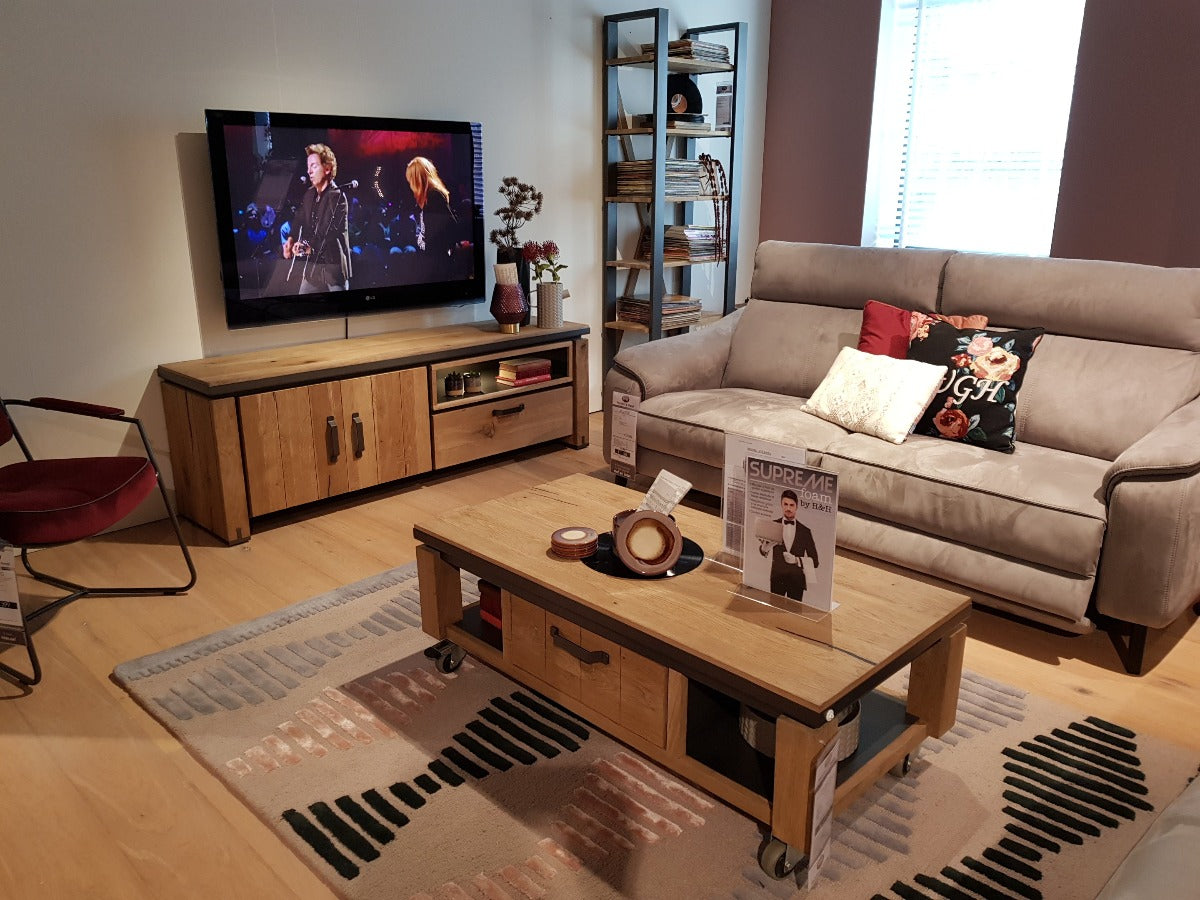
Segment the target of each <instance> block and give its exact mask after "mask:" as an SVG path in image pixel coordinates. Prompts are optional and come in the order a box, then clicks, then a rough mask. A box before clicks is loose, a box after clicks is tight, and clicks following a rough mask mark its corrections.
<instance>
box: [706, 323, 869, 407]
mask: <svg viewBox="0 0 1200 900" xmlns="http://www.w3.org/2000/svg"><path fill="white" fill-rule="evenodd" d="M861 326H862V310H861V309H837V308H835V307H830V306H814V305H812V304H808V303H777V302H775V301H773V300H751V301H750V302H748V303H747V304H746V308H745V310H744V311H743V312H742V318H741V321H739V322H738V324H737V328H735V329H734V332H733V337H732V339H731V340H730V343H729V361H728V362H727V363H726V364H725V378H724V381H723V382H722V385H721V386H722V387H727V388H754V389H755V390H760V391H771V392H772V393H776V394H787V395H789V396H792V397H811V396H812V392H813V391H815V390H816V389H817V385H818V384H820V383H821V379H822V378H824V377H825V373H826V372H828V371H829V367H830V366H832V365H833V361H834V359H835V358H836V357H837V355H838V352H839V351H840V350H841V349H842V348H843V347H853V346H854V345H855V344H856V343H857V342H858V330H859V328H860V327H861Z"/></svg>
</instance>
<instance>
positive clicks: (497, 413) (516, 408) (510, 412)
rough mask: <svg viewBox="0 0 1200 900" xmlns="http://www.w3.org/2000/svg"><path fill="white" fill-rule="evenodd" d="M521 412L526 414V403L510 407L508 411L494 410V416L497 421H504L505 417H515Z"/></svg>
mask: <svg viewBox="0 0 1200 900" xmlns="http://www.w3.org/2000/svg"><path fill="white" fill-rule="evenodd" d="M519 412H525V404H524V403H518V404H517V405H516V406H510V407H509V408H508V409H493V410H492V415H493V416H494V417H495V418H497V419H502V418H504V417H505V416H515V415H516V414H517V413H519Z"/></svg>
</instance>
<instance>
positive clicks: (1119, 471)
mask: <svg viewBox="0 0 1200 900" xmlns="http://www.w3.org/2000/svg"><path fill="white" fill-rule="evenodd" d="M1194 472H1200V398H1198V399H1196V400H1193V401H1192V402H1191V403H1188V404H1186V405H1184V406H1182V407H1180V408H1179V409H1177V410H1175V412H1173V413H1171V415H1169V416H1167V417H1166V418H1165V419H1163V420H1162V422H1160V423H1159V424H1158V426H1157V427H1155V428H1154V429H1152V430H1151V431H1150V433H1149V434H1147V435H1145V436H1144V437H1143V438H1142V439H1141V440H1139V441H1137V442H1135V443H1134V444H1133V445H1131V446H1130V447H1128V448H1127V449H1126V450H1125V452H1124V453H1122V454H1121V455H1120V456H1118V457H1117V458H1116V459H1115V460H1114V461H1113V464H1112V465H1111V466H1109V468H1108V471H1107V472H1105V473H1104V498H1105V500H1106V501H1109V500H1111V499H1112V495H1113V491H1114V490H1116V487H1117V485H1118V484H1120V483H1121V482H1122V481H1124V480H1126V479H1128V478H1161V477H1165V476H1171V475H1188V474H1191V473H1194Z"/></svg>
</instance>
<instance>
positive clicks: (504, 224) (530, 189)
mask: <svg viewBox="0 0 1200 900" xmlns="http://www.w3.org/2000/svg"><path fill="white" fill-rule="evenodd" d="M500 194H501V196H502V197H504V205H503V206H501V207H500V208H499V209H497V210H494V211H493V215H496V216H499V218H500V227H499V228H493V229H492V230H491V233H490V234H489V235H488V240H490V241H491V242H492V243H493V244H495V245H496V262H497V263H516V265H517V280H518V282H519V283H520V284H521V287H522V288H524V290H525V294H526V296H528V295H529V290H530V278H529V264H528V263H527V262H526V261H525V258H524V256H523V255H522V253H521V243H520V241H518V240H517V230H518V229H520V228H521V227H522V226H524V225H525V223H527V222H529V221H531V220H532V219H533V217H534V216H536V215H537V214H538V213H540V212H541V211H542V192H541V191H539V190H538V189H537V188H535V187H534V186H533V185H532V184H526V183H525V182H524V181H521V179H519V178H516V177H514V176H511V175H510V176H508V177H506V178H503V179H501V181H500ZM524 324H529V320H528V319H526V320H525V323H524Z"/></svg>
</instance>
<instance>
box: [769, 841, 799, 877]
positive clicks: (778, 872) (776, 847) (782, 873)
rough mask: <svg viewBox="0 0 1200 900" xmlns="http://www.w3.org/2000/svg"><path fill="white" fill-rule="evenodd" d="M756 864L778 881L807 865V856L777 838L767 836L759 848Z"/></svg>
mask: <svg viewBox="0 0 1200 900" xmlns="http://www.w3.org/2000/svg"><path fill="white" fill-rule="evenodd" d="M758 864H759V866H761V867H762V870H763V871H764V872H765V873H766V874H767V875H769V876H770V877H772V878H774V879H775V880H776V881H780V880H782V879H784V878H787V877H788V876H789V875H791V874H792V873H793V872H794V871H796V869H797V868H800V867H803V866H805V865H807V864H808V856H807V855H806V854H804V853H800V852H798V851H796V850H793V849H792V848H791V847H789V846H788V845H787V844H785V843H784V842H783V841H781V840H779V838H769V839H768V840H767V841H766V843H764V844H763V845H762V847H760V848H759V851H758Z"/></svg>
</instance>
